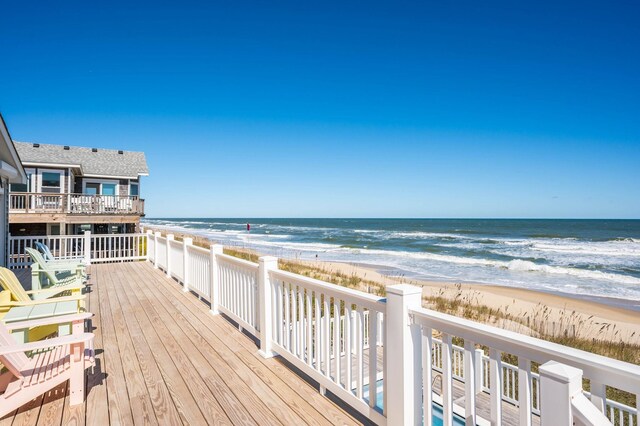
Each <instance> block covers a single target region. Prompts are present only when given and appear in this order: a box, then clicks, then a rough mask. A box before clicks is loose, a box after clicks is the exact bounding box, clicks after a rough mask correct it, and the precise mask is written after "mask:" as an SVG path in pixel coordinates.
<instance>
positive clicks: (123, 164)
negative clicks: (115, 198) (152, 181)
mask: <svg viewBox="0 0 640 426" xmlns="http://www.w3.org/2000/svg"><path fill="white" fill-rule="evenodd" d="M36 145H37V146H36ZM15 146H16V149H17V150H18V154H19V155H20V158H21V159H22V164H24V165H31V166H37V165H45V164H46V165H48V166H60V167H76V168H79V169H80V170H81V172H82V175H83V176H92V177H98V176H103V177H113V178H123V179H137V178H138V177H139V176H148V175H149V169H148V168H147V160H146V158H145V156H144V152H132V151H118V150H115V149H102V148H98V149H97V150H96V152H93V148H82V147H78V146H64V145H51V144H44V143H41V144H38V143H31V142H15ZM65 148H66V149H65Z"/></svg>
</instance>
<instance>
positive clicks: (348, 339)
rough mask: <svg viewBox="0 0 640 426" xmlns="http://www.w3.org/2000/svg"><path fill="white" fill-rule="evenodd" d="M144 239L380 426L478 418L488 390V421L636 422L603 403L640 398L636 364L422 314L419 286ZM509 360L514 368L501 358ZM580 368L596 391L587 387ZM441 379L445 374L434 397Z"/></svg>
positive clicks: (174, 270)
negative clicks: (458, 394)
mask: <svg viewBox="0 0 640 426" xmlns="http://www.w3.org/2000/svg"><path fill="white" fill-rule="evenodd" d="M148 238H149V241H148V247H149V250H150V252H149V259H150V260H151V261H153V263H154V265H155V266H156V267H159V268H162V269H163V270H164V271H165V272H166V273H167V275H169V276H171V277H173V278H175V279H176V280H178V281H179V282H181V283H182V285H183V290H184V291H191V292H193V293H195V294H197V295H198V296H199V297H200V298H202V299H204V300H206V301H207V302H208V303H210V305H211V312H212V313H213V314H218V313H223V314H224V315H226V316H227V317H228V318H230V319H231V320H233V321H234V322H236V323H237V324H238V326H239V327H241V328H243V329H245V330H246V331H247V332H249V333H251V334H253V335H254V336H255V337H256V338H257V339H259V341H260V350H259V353H260V354H261V355H262V356H264V357H270V356H273V355H280V356H282V357H283V358H284V359H285V360H286V361H288V362H289V363H291V364H292V365H293V366H295V367H296V368H297V369H299V370H300V371H302V372H303V373H305V374H306V375H307V376H309V377H311V378H312V379H313V380H315V381H316V382H317V383H318V384H319V386H320V389H321V391H322V392H326V391H329V392H331V393H333V394H334V395H336V396H337V397H338V398H340V399H342V400H343V401H344V402H345V403H347V404H348V405H349V406H351V407H352V408H354V409H355V410H357V411H359V412H360V413H361V414H363V415H364V416H366V417H367V418H368V419H369V420H371V421H372V422H374V423H376V424H383V425H384V424H389V425H396V424H398V425H410V424H420V423H422V419H423V416H424V419H425V424H431V420H432V407H433V405H432V404H433V403H434V400H436V401H437V402H438V403H439V404H441V405H442V408H443V412H444V424H445V425H451V424H452V420H453V417H454V412H455V413H456V414H459V415H461V416H462V417H466V419H467V421H468V424H476V423H483V422H482V419H480V418H479V417H478V416H477V415H476V395H477V394H479V393H482V392H486V393H489V395H490V397H489V400H490V407H488V408H489V409H490V412H491V418H490V419H485V420H490V421H491V422H493V423H495V424H500V423H501V421H502V420H503V417H502V410H503V408H504V407H512V408H511V409H515V410H517V416H518V420H519V424H523V425H531V424H532V419H533V416H538V415H539V416H540V420H541V421H542V423H544V424H554V425H555V424H557V425H567V426H568V425H570V424H572V423H573V422H574V421H575V423H576V424H604V423H602V422H603V421H604V422H608V421H609V420H607V417H605V415H606V416H608V417H609V419H610V420H611V422H612V423H613V424H616V425H627V424H628V425H630V426H637V422H638V420H637V418H638V414H637V409H636V408H633V407H629V406H627V405H624V404H621V403H619V402H616V401H610V400H607V398H606V396H605V392H604V391H605V389H606V387H605V384H608V385H611V386H614V387H616V388H618V389H621V390H624V391H627V392H631V393H632V394H635V395H638V394H640V367H639V366H635V365H631V364H627V363H623V362H619V361H615V360H612V359H609V358H605V357H601V356H597V355H593V354H590V353H587V352H583V351H579V350H575V349H571V348H568V347H564V346H561V345H557V344H552V343H549V342H545V341H542V340H539V339H535V338H532V337H528V336H525V335H521V334H518V333H513V332H508V331H505V330H502V329H497V328H494V327H490V326H486V325H483V324H479V323H474V322H472V321H468V320H464V319H461V318H457V317H453V316H450V315H445V314H441V313H438V312H434V311H431V310H427V309H424V308H422V307H421V294H422V293H421V289H419V288H416V287H412V286H406V285H398V286H390V287H387V295H388V298H387V299H383V298H380V297H377V296H373V295H370V294H366V293H363V292H360V291H356V290H351V289H348V288H344V287H340V286H336V285H333V284H329V283H326V282H323V281H319V280H315V279H312V278H308V277H304V276H301V275H297V274H293V273H290V272H286V271H282V270H280V269H279V268H278V263H277V259H276V258H273V257H268V256H267V257H261V258H260V259H259V263H253V262H248V261H245V260H241V259H238V258H235V257H231V256H227V255H224V254H223V253H222V247H221V246H219V245H212V246H211V248H210V249H205V248H200V247H195V246H193V244H192V241H191V239H189V238H185V239H184V241H180V242H177V241H175V240H174V239H173V236H172V235H167V236H166V237H162V236H160V234H159V233H156V234H152V233H148ZM434 331H437V333H438V334H434ZM436 335H437V336H438V338H435V337H434V336H436ZM454 339H455V341H456V342H458V339H459V340H460V341H461V342H464V344H463V345H461V346H460V345H454V344H453V341H454ZM372 342H375V344H372ZM485 351H488V353H489V356H487V355H486V354H485ZM503 353H507V354H510V355H512V356H514V357H517V360H518V361H517V365H512V364H509V363H507V362H503V361H502V359H503V357H502V355H503ZM421 363H422V367H421V368H419V366H420V365H421ZM532 363H534V369H535V365H539V367H538V369H539V373H536V372H533V371H531V367H532ZM559 363H562V364H559ZM583 373H584V375H585V377H586V378H588V379H590V381H591V389H592V394H589V393H586V392H583V390H582V382H581V380H582V374H583ZM435 375H440V376H441V377H442V380H441V386H440V392H439V393H440V395H439V396H435V395H436V392H435V389H436V387H435V386H434V383H433V379H434V377H435ZM454 380H455V381H457V382H458V383H462V384H463V385H462V386H461V385H457V386H458V388H460V387H462V388H463V391H464V396H465V398H464V400H465V403H464V404H465V407H458V406H456V405H454V403H453V381H454ZM563 396H566V398H564V399H563ZM486 399H487V398H486V397H485V398H484V399H483V400H486ZM585 401H586V402H585ZM513 407H516V408H513ZM594 413H595V414H594ZM594 416H595V417H594ZM591 419H593V420H591ZM603 419H604V420H603Z"/></svg>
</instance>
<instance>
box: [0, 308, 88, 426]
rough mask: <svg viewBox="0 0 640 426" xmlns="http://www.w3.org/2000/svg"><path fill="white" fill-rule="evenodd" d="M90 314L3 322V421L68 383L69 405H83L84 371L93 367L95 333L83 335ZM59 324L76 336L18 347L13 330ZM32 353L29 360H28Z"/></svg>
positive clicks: (0, 383)
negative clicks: (67, 326)
mask: <svg viewBox="0 0 640 426" xmlns="http://www.w3.org/2000/svg"><path fill="white" fill-rule="evenodd" d="M90 316H91V314H75V315H67V316H64V317H62V316H61V317H54V318H43V319H39V320H33V321H24V322H21V323H17V322H16V323H13V324H11V325H9V326H7V325H5V324H4V323H2V322H0V363H1V364H2V365H4V367H6V371H3V372H2V373H1V374H0V392H2V391H4V393H3V394H2V395H0V417H4V416H5V415H7V414H8V413H10V412H12V411H14V410H16V409H17V408H19V407H20V406H22V405H24V404H26V403H28V402H29V401H31V400H32V399H34V398H35V397H37V396H39V395H42V394H43V393H45V392H47V391H49V390H51V389H53V388H55V387H56V386H58V385H59V384H61V383H64V382H66V381H67V380H69V392H70V399H69V403H70V405H77V404H82V402H83V401H84V394H85V369H86V368H87V367H90V366H92V365H94V363H95V361H94V351H93V337H94V335H93V333H84V321H85V319H86V318H88V317H90ZM60 322H71V323H73V334H71V335H69V336H64V337H56V338H53V339H46V340H40V341H38V342H30V343H24V344H16V342H15V340H14V339H13V337H12V336H11V334H10V331H11V330H12V329H16V328H26V327H40V326H44V325H52V324H56V323H60ZM27 353H30V354H31V355H30V356H27Z"/></svg>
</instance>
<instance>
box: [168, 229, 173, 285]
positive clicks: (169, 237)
mask: <svg viewBox="0 0 640 426" xmlns="http://www.w3.org/2000/svg"><path fill="white" fill-rule="evenodd" d="M171 241H173V234H167V276H168V277H169V278H171Z"/></svg>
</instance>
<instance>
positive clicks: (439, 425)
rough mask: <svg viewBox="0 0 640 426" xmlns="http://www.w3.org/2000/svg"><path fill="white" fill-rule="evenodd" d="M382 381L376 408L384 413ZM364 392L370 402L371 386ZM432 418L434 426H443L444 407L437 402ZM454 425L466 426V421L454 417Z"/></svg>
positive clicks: (365, 387) (366, 399) (378, 388)
mask: <svg viewBox="0 0 640 426" xmlns="http://www.w3.org/2000/svg"><path fill="white" fill-rule="evenodd" d="M382 382H383V381H382V380H378V382H377V383H376V387H377V392H376V408H377V409H378V410H379V411H380V412H382V409H383V407H384V397H383V395H382V389H383V385H382ZM362 390H363V398H364V400H365V401H367V402H369V385H364V387H363V388H362ZM432 413H433V415H432V418H433V426H443V419H442V406H441V405H440V404H436V403H435V402H434V403H433V410H432ZM453 424H454V426H464V424H465V423H464V419H463V418H462V417H460V416H457V415H454V416H453Z"/></svg>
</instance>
